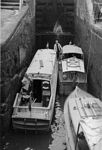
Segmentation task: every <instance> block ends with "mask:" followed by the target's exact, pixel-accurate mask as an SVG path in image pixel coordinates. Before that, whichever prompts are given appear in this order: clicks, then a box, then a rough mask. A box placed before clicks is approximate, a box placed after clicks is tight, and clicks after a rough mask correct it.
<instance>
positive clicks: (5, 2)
mask: <svg viewBox="0 0 102 150" xmlns="http://www.w3.org/2000/svg"><path fill="white" fill-rule="evenodd" d="M23 2H24V0H1V1H0V3H1V5H0V7H1V9H16V10H19V9H21V8H22V5H23Z"/></svg>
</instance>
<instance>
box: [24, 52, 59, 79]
mask: <svg viewBox="0 0 102 150" xmlns="http://www.w3.org/2000/svg"><path fill="white" fill-rule="evenodd" d="M55 61H56V52H55V51H54V50H53V49H39V50H38V51H37V52H36V54H35V56H34V58H33V60H32V62H31V64H30V66H29V67H28V69H27V71H26V75H27V76H28V77H30V78H34V77H35V76H36V78H37V76H38V77H40V78H44V77H45V78H48V77H50V76H51V75H52V73H53V68H54V64H55Z"/></svg>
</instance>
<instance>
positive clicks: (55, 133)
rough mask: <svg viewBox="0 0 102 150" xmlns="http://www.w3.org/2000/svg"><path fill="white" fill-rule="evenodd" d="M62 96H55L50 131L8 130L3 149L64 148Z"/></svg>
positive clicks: (53, 149)
mask: <svg viewBox="0 0 102 150" xmlns="http://www.w3.org/2000/svg"><path fill="white" fill-rule="evenodd" d="M64 101H65V98H64V97H59V96H58V95H57V97H56V103H55V113H54V118H53V122H52V125H51V132H49V133H48V132H40V133H35V132H34V131H30V132H26V134H25V133H24V132H20V131H19V132H16V133H15V132H13V131H9V133H7V135H6V138H5V144H4V147H3V148H2V149H3V150H66V141H65V123H64V116H63V106H64Z"/></svg>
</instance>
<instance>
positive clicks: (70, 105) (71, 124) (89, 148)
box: [64, 87, 102, 150]
mask: <svg viewBox="0 0 102 150" xmlns="http://www.w3.org/2000/svg"><path fill="white" fill-rule="evenodd" d="M64 119H65V128H66V143H67V148H68V150H101V148H102V102H101V100H99V99H98V98H95V97H94V96H92V95H91V94H89V93H87V92H86V91H84V90H82V89H80V88H79V87H76V88H75V90H74V91H73V92H72V93H71V94H70V95H69V96H68V97H67V99H66V101H65V105H64Z"/></svg>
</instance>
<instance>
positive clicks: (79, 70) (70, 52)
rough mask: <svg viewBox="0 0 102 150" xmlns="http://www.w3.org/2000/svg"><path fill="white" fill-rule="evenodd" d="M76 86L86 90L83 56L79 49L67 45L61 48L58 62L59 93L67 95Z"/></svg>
mask: <svg viewBox="0 0 102 150" xmlns="http://www.w3.org/2000/svg"><path fill="white" fill-rule="evenodd" d="M76 85H78V86H79V87H81V88H83V89H84V90H86V89H87V74H86V71H85V64H84V54H83V51H82V49H81V48H80V47H78V46H76V45H71V44H69V45H65V46H63V48H62V59H61V61H59V93H60V94H63V95H68V94H69V93H70V92H71V91H72V90H73V89H74V88H75V87H76Z"/></svg>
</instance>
